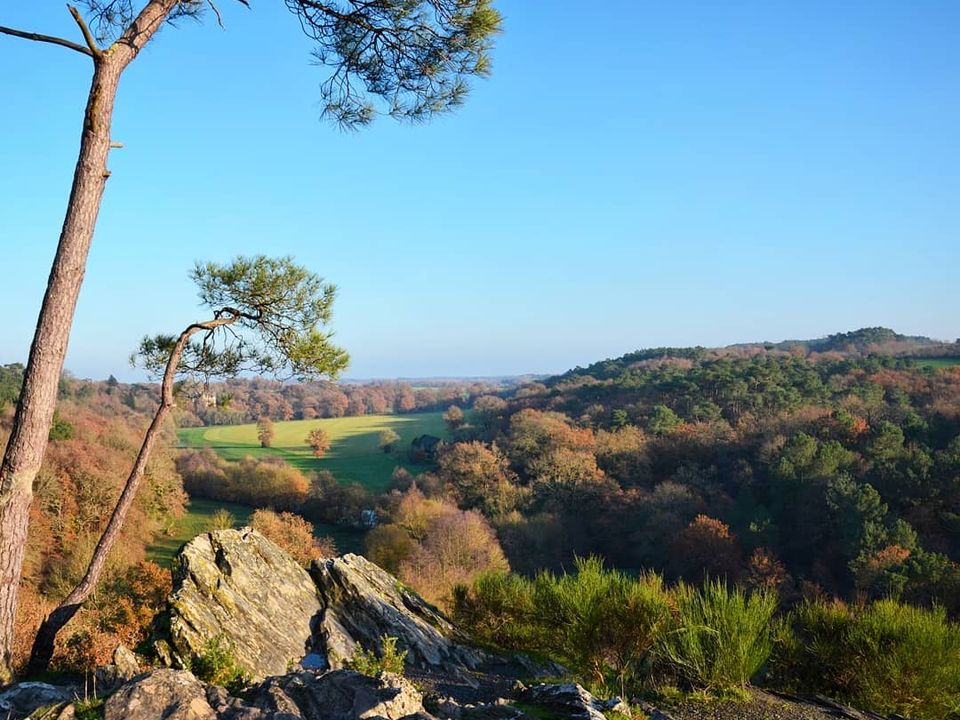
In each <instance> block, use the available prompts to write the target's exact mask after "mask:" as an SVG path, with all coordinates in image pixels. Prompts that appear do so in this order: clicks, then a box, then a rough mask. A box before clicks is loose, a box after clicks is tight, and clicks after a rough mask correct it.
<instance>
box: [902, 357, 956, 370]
mask: <svg viewBox="0 0 960 720" xmlns="http://www.w3.org/2000/svg"><path fill="white" fill-rule="evenodd" d="M913 361H914V363H916V365H917V367H922V368H933V369H934V370H940V369H941V368H949V367H955V366H957V365H960V358H914V359H913Z"/></svg>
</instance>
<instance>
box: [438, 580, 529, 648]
mask: <svg viewBox="0 0 960 720" xmlns="http://www.w3.org/2000/svg"><path fill="white" fill-rule="evenodd" d="M533 610H534V599H533V583H531V582H530V581H529V580H527V579H526V578H524V577H522V576H521V575H514V574H512V573H502V572H486V573H482V574H481V575H479V576H478V577H477V578H476V580H474V582H473V585H472V586H471V587H467V586H465V585H459V586H457V587H456V588H454V591H453V617H454V619H455V620H456V622H457V624H458V625H461V626H462V627H465V628H468V629H469V630H470V632H471V633H472V634H473V636H474V637H475V638H477V639H478V640H481V641H483V642H486V643H489V644H491V645H495V646H496V647H500V648H507V649H510V650H535V649H536V647H537V641H536V636H537V630H536V627H535V626H534V623H533Z"/></svg>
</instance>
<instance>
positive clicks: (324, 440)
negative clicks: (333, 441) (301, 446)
mask: <svg viewBox="0 0 960 720" xmlns="http://www.w3.org/2000/svg"><path fill="white" fill-rule="evenodd" d="M307 445H309V446H310V448H311V449H312V450H313V456H314V457H323V456H324V454H325V453H326V452H327V450H329V449H330V436H329V435H328V434H327V431H326V430H324V429H323V428H321V427H317V428H314V429H313V430H311V431H310V434H309V435H307Z"/></svg>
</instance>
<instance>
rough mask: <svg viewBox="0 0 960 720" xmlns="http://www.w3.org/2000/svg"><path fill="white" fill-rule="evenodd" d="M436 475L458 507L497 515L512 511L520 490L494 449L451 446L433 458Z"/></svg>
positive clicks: (478, 445)
mask: <svg viewBox="0 0 960 720" xmlns="http://www.w3.org/2000/svg"><path fill="white" fill-rule="evenodd" d="M437 465H438V468H437V474H438V475H439V476H440V479H441V480H443V481H444V482H446V483H448V484H449V486H450V487H451V488H452V490H453V493H454V495H455V496H456V497H457V500H458V503H459V505H460V507H462V508H464V509H468V510H480V511H481V512H482V513H484V514H485V515H488V516H495V515H501V514H503V513H507V512H510V511H511V510H513V509H514V507H516V505H517V502H518V501H519V499H520V495H521V493H520V489H519V488H518V487H517V486H516V484H515V483H516V475H515V474H514V473H513V472H512V471H511V470H510V461H509V460H508V459H507V457H506V456H505V455H504V454H503V453H501V452H500V450H499V448H497V446H496V445H493V446H492V447H487V446H486V445H484V444H483V443H481V442H469V443H454V444H453V445H450V446H448V447H447V448H445V449H444V450H443V451H442V452H441V453H440V456H439V457H438V458H437Z"/></svg>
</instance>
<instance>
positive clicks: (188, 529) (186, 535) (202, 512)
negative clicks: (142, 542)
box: [147, 499, 253, 566]
mask: <svg viewBox="0 0 960 720" xmlns="http://www.w3.org/2000/svg"><path fill="white" fill-rule="evenodd" d="M221 508H223V509H224V510H228V511H229V512H230V513H231V514H232V515H233V517H234V520H235V522H234V527H243V526H244V525H246V524H247V521H248V520H249V519H250V515H252V514H253V508H248V507H247V506H246V505H237V504H236V503H228V502H221V501H220V500H200V499H197V500H191V501H190V504H189V506H187V512H186V513H184V515H183V517H182V518H180V519H179V520H178V521H177V523H176V525H174V527H173V529H172V530H171V532H170V534H169V535H160V536H159V537H158V538H157V541H156V542H155V543H154V544H153V545H151V546H150V547H148V548H147V560H152V561H153V562H155V563H157V564H158V565H163V566H167V565H170V564H171V563H172V562H173V558H174V556H175V555H176V554H177V551H178V550H179V549H180V547H181V546H182V545H183V544H184V543H185V542H187V541H188V540H192V539H193V538H195V537H196V536H197V535H199V534H200V533H203V532H206V531H207V530H209V529H210V521H211V520H212V519H213V515H214V513H215V512H217V510H219V509H221Z"/></svg>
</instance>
